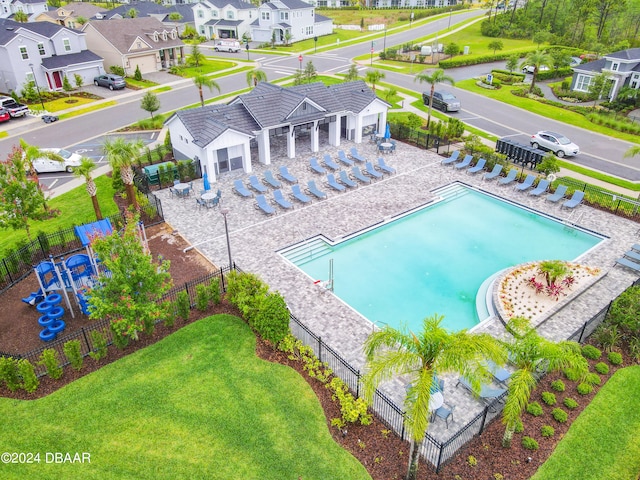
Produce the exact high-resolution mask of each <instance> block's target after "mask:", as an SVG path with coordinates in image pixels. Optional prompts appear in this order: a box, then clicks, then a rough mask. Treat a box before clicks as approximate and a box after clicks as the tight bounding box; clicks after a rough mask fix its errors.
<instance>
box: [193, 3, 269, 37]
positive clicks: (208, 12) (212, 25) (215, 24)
mask: <svg viewBox="0 0 640 480" xmlns="http://www.w3.org/2000/svg"><path fill="white" fill-rule="evenodd" d="M192 9H193V21H194V24H195V26H196V31H197V32H198V33H199V34H200V35H203V36H204V37H206V38H207V39H208V40H211V39H217V38H237V39H239V38H242V37H243V36H244V35H247V36H250V35H251V31H250V26H251V22H253V21H254V20H255V19H256V18H258V7H256V6H255V5H253V4H252V3H249V2H245V1H243V0H203V1H201V2H198V3H196V4H194V5H192Z"/></svg>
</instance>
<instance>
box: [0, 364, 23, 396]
mask: <svg viewBox="0 0 640 480" xmlns="http://www.w3.org/2000/svg"><path fill="white" fill-rule="evenodd" d="M0 380H2V381H4V384H5V385H6V386H7V388H8V389H9V390H10V391H12V392H15V391H16V390H17V389H18V388H19V387H20V378H19V376H18V362H17V360H16V359H15V358H13V357H0Z"/></svg>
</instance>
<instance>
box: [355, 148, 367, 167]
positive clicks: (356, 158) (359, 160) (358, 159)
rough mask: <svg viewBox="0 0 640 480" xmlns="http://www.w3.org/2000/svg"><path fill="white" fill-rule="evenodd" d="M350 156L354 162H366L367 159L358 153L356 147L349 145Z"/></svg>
mask: <svg viewBox="0 0 640 480" xmlns="http://www.w3.org/2000/svg"><path fill="white" fill-rule="evenodd" d="M351 158H353V159H354V160H355V161H356V162H362V163H364V162H366V161H367V159H366V158H364V157H363V156H362V155H360V154H359V153H358V149H357V148H356V147H351Z"/></svg>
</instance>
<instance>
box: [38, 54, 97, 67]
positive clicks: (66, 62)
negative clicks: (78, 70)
mask: <svg viewBox="0 0 640 480" xmlns="http://www.w3.org/2000/svg"><path fill="white" fill-rule="evenodd" d="M101 60H102V57H100V56H98V55H96V54H95V53H93V52H92V51H91V50H82V51H81V52H78V53H71V54H69V55H57V56H55V57H48V58H43V59H42V66H43V67H44V68H46V69H48V70H57V69H60V68H63V67H69V66H71V65H79V64H82V63H88V62H96V61H101Z"/></svg>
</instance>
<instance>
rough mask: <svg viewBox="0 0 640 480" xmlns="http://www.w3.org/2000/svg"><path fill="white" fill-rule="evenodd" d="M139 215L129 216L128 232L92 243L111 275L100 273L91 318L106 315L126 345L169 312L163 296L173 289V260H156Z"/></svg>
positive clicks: (126, 228)
mask: <svg viewBox="0 0 640 480" xmlns="http://www.w3.org/2000/svg"><path fill="white" fill-rule="evenodd" d="M137 224H138V217H137V216H129V217H128V218H127V224H126V226H125V229H124V231H123V232H122V233H121V234H118V233H114V234H112V235H108V236H106V237H104V238H101V239H95V240H94V241H93V242H92V246H93V249H94V250H95V252H96V254H97V255H98V258H99V259H100V261H101V262H102V265H103V266H104V267H105V269H106V270H107V271H108V275H105V274H104V273H103V274H100V278H99V280H98V286H97V287H96V288H94V289H93V290H92V291H91V299H90V304H91V307H90V311H91V314H90V318H92V319H99V318H106V319H108V320H110V322H111V330H112V332H113V333H114V335H115V336H116V337H118V338H117V340H119V341H121V342H117V344H120V345H126V344H127V343H128V342H129V341H130V340H138V334H139V332H141V331H143V330H145V329H146V330H147V331H150V328H149V327H150V326H153V324H154V323H155V321H156V320H158V319H160V318H163V317H164V316H165V315H166V311H165V310H166V308H167V305H165V304H161V302H160V300H161V299H162V296H163V295H164V294H165V293H166V292H167V291H168V290H169V289H170V288H171V286H172V282H171V276H170V275H169V273H168V272H169V261H167V260H164V261H159V260H158V261H155V260H154V258H153V257H152V256H151V254H148V253H147V252H146V251H145V249H144V247H143V245H142V243H141V242H140V238H139V236H138V233H137Z"/></svg>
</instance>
